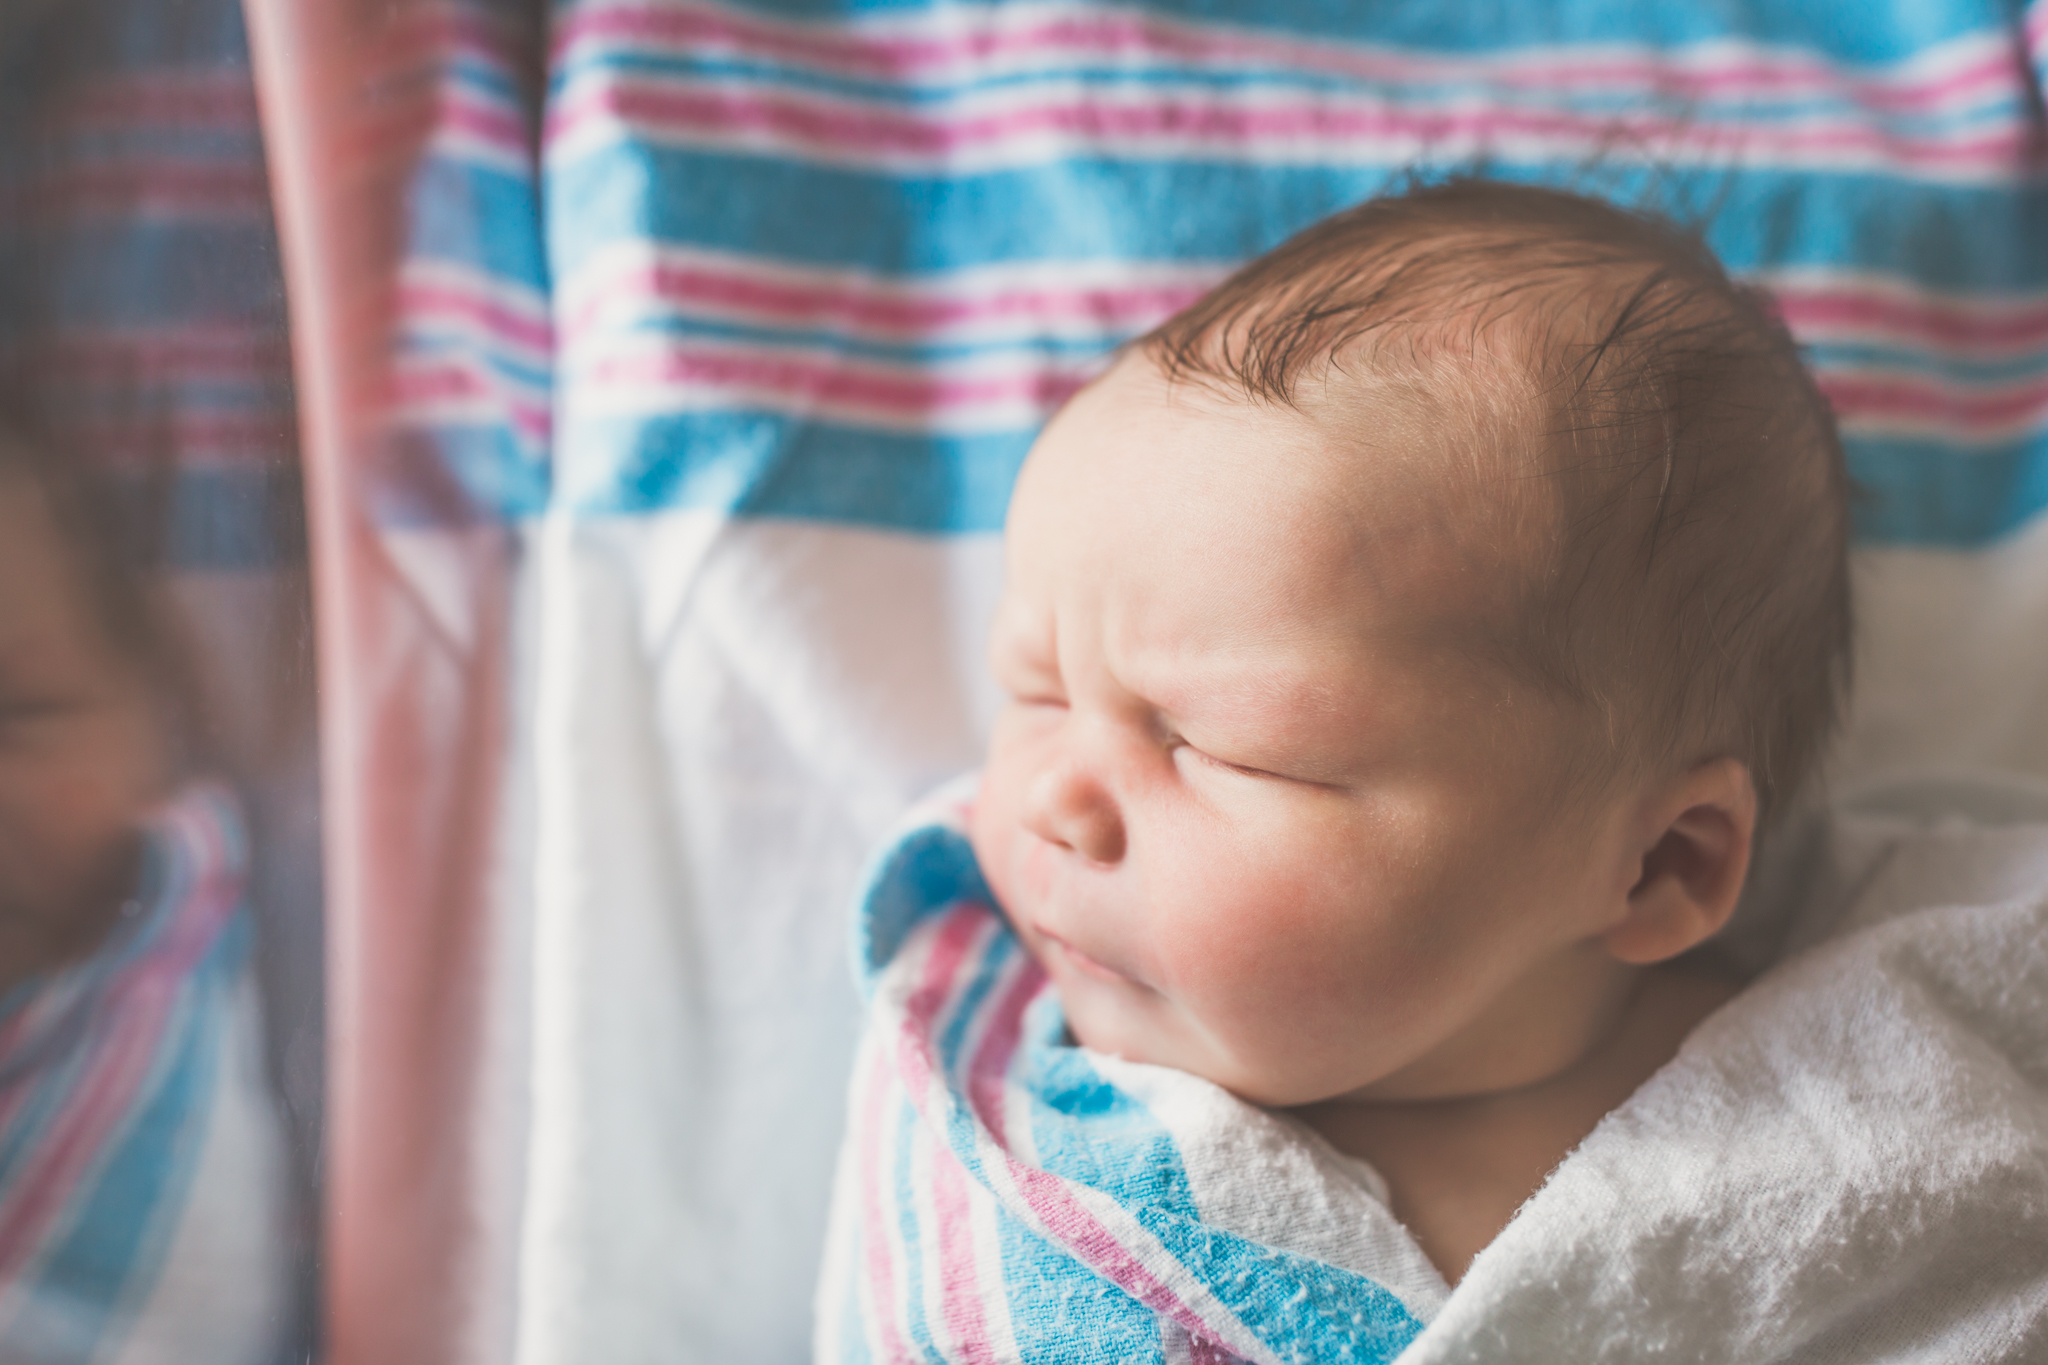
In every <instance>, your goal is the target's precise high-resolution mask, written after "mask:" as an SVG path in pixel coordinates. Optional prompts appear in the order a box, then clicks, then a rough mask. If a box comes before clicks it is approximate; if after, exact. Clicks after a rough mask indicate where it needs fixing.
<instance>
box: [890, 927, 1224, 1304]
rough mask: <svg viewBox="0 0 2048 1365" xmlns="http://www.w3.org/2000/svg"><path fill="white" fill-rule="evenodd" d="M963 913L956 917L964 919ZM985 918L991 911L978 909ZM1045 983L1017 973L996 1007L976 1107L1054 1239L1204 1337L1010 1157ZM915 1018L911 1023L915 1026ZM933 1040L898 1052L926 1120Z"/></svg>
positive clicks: (1155, 1284)
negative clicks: (1006, 1089) (1022, 1072)
mask: <svg viewBox="0 0 2048 1365" xmlns="http://www.w3.org/2000/svg"><path fill="white" fill-rule="evenodd" d="M961 913H963V912H956V914H961ZM980 913H982V914H984V915H985V914H986V913H987V912H986V911H983V912H980ZM1044 984H1045V976H1044V973H1043V972H1042V971H1041V970H1039V969H1038V968H1037V966H1036V964H1032V966H1031V967H1029V968H1027V969H1026V970H1025V971H1023V972H1021V973H1019V975H1018V977H1017V979H1016V980H1015V981H1014V982H1012V984H1011V986H1010V988H1009V989H1008V990H1007V991H1005V992H1004V993H1003V996H1002V997H1001V999H1000V1000H999V1001H998V1002H997V1003H996V1005H995V1013H994V1016H993V1019H992V1022H991V1024H990V1027H989V1030H988V1033H987V1035H986V1036H985V1037H984V1040H983V1043H982V1046H981V1049H980V1051H979V1054H978V1055H977V1057H976V1059H975V1062H974V1065H973V1067H972V1069H971V1071H970V1075H969V1093H970V1096H971V1097H972V1099H973V1104H974V1108H975V1110H976V1112H977V1114H978V1116H979V1117H980V1119H981V1122H982V1126H983V1127H984V1128H986V1129H987V1130H988V1131H989V1133H990V1135H991V1136H992V1137H993V1138H994V1139H995V1142H996V1144H997V1145H998V1147H999V1149H1000V1150H1001V1151H1002V1153H1003V1162H1004V1166H1005V1169H1006V1170H1007V1172H1008V1174H1009V1177H1010V1180H1011V1183H1012V1184H1013V1185H1014V1186H1015V1187H1016V1189H1017V1191H1018V1193H1019V1194H1020V1195H1021V1196H1022V1198H1023V1200H1024V1202H1025V1204H1026V1206H1027V1207H1029V1208H1030V1209H1031V1211H1032V1213H1033V1214H1034V1215H1036V1216H1037V1218H1038V1220H1039V1221H1040V1222H1041V1223H1042V1224H1044V1225H1045V1227H1046V1228H1047V1230H1048V1231H1050V1232H1051V1233H1052V1234H1053V1236H1054V1237H1055V1238H1057V1239H1058V1241H1059V1242H1060V1243H1061V1244H1062V1245H1063V1246H1066V1247H1068V1248H1069V1249H1071V1250H1072V1251H1073V1252H1074V1254H1075V1255H1076V1256H1078V1257H1079V1258H1080V1259H1081V1260H1082V1261H1084V1262H1085V1263H1086V1264H1087V1265H1088V1266H1089V1267H1090V1268H1092V1269H1094V1270H1095V1271H1096V1272H1098V1273H1099V1274H1101V1275H1103V1276H1105V1277H1107V1278H1108V1279H1109V1280H1110V1281H1111V1282H1113V1283H1114V1284H1116V1285H1117V1287H1118V1288H1120V1289H1122V1290H1123V1291H1124V1292H1125V1293H1127V1294H1129V1295H1131V1297H1133V1298H1135V1299H1137V1300H1138V1301H1139V1302H1140V1303H1142V1304H1144V1305H1145V1306H1146V1307H1148V1308H1150V1309H1151V1310H1152V1311H1153V1312H1155V1313H1164V1314H1166V1315H1167V1316H1169V1317H1171V1318H1173V1319H1174V1320H1175V1321H1177V1322H1179V1323H1181V1324H1182V1325H1183V1326H1184V1327H1186V1328H1187V1329H1188V1330H1189V1332H1190V1333H1191V1334H1193V1335H1195V1336H1198V1337H1206V1336H1207V1335H1208V1334H1209V1331H1210V1328H1209V1325H1208V1323H1207V1322H1206V1321H1205V1320H1204V1319H1203V1318H1202V1316H1201V1314H1200V1313H1198V1312H1197V1311H1195V1310H1194V1309H1193V1308H1191V1307H1189V1306H1188V1305H1187V1304H1185V1303H1184V1302H1182V1300H1181V1299H1180V1297H1179V1296H1178V1295H1176V1294H1175V1293H1174V1292H1173V1291H1172V1290H1171V1289H1169V1288H1168V1287H1167V1286H1166V1285H1165V1284H1164V1283H1163V1282H1161V1281H1160V1280H1159V1279H1158V1278H1157V1277H1156V1276H1154V1275H1153V1274H1152V1272H1151V1270H1150V1269H1149V1268H1148V1267H1147V1266H1146V1265H1145V1264H1144V1262H1143V1261H1142V1260H1141V1259H1140V1258H1139V1257H1138V1256H1136V1255H1135V1254H1134V1253H1132V1252H1131V1251H1130V1250H1129V1249H1128V1248H1126V1247H1125V1246H1124V1245H1123V1244H1122V1243H1121V1242H1119V1241H1118V1240H1117V1238H1116V1236H1115V1234H1113V1233H1111V1232H1110V1231H1109V1230H1108V1229H1107V1228H1105V1227H1103V1226H1102V1224H1101V1223H1100V1222H1098V1221H1097V1220H1096V1219H1095V1218H1094V1217H1093V1216H1092V1215H1091V1214H1089V1213H1088V1212H1087V1210H1086V1209H1084V1208H1083V1207H1082V1206H1081V1205H1080V1204H1079V1203H1077V1202H1076V1201H1075V1200H1074V1199H1073V1197H1072V1196H1071V1195H1070V1194H1068V1192H1067V1189H1066V1183H1065V1182H1064V1181H1063V1180H1061V1179H1060V1177H1058V1176H1056V1175H1053V1174H1051V1173H1050V1172H1047V1171H1041V1170H1038V1169H1037V1168H1035V1167H1032V1166H1027V1165H1025V1164H1024V1163H1022V1162H1020V1161H1018V1160H1016V1159H1015V1158H1014V1157H1011V1156H1009V1154H1008V1152H1009V1148H1008V1144H1007V1141H1006V1140H1005V1137H1004V1132H1003V1122H1002V1117H1001V1115H1002V1089H1003V1086H1004V1084H1005V1082H1006V1079H1007V1073H1008V1069H1009V1062H1010V1059H1011V1058H1012V1057H1013V1056H1014V1055H1015V1052H1016V1049H1017V1045H1018V1041H1019V1038H1020V1036H1021V1024H1022V1020H1023V1014H1024V1010H1025V1008H1026V1007H1027V1006H1028V1005H1029V1003H1030V1001H1031V1000H1032V999H1034V998H1035V997H1036V995H1037V994H1038V991H1039V990H1040V989H1042V988H1043V986H1044ZM916 1022H917V1021H916V1020H915V1019H914V1018H913V1019H911V1020H909V1021H907V1024H915V1023H916ZM930 1046H931V1043H930V1039H929V1038H928V1037H927V1036H926V1035H925V1034H923V1033H922V1032H921V1031H919V1030H918V1029H917V1028H914V1027H909V1026H906V1028H905V1030H904V1032H903V1034H902V1035H901V1036H900V1038H899V1044H898V1048H897V1061H898V1067H899V1070H900V1072H901V1074H902V1077H903V1084H904V1086H905V1088H906V1089H907V1090H908V1092H909V1095H910V1098H911V1101H912V1103H913V1104H916V1105H917V1106H918V1108H919V1112H920V1113H921V1114H922V1115H923V1117H924V1120H925V1122H927V1123H930V1122H933V1121H934V1119H933V1116H932V1115H930V1114H929V1113H926V1112H925V1111H924V1102H925V1101H924V1097H925V1096H926V1095H927V1094H928V1093H929V1086H930V1085H931V1081H932V1067H931V1063H930V1058H929V1055H928V1052H927V1049H928V1048H929V1047H930Z"/></svg>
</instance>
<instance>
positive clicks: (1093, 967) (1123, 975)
mask: <svg viewBox="0 0 2048 1365" xmlns="http://www.w3.org/2000/svg"><path fill="white" fill-rule="evenodd" d="M1038 932H1039V933H1040V935H1042V936H1043V937H1044V939H1045V941H1046V942H1047V943H1050V944H1051V945H1052V946H1053V951H1055V952H1057V953H1059V954H1060V955H1061V956H1063V957H1065V958H1066V960H1067V961H1068V962H1071V963H1072V964H1073V965H1074V968H1075V970H1077V971H1079V972H1080V973H1081V974H1082V975H1084V976H1090V977H1094V978H1095V979H1096V980H1098V981H1104V982H1108V983H1109V984H1111V985H1117V986H1142V985H1144V983H1143V982H1142V981H1139V980H1138V979H1137V978H1136V977H1134V976H1132V975H1130V974H1129V973H1128V972H1121V971H1118V970H1117V969H1116V968H1114V967H1112V966H1109V965H1108V964H1107V963H1103V962H1098V961H1096V960H1095V959H1094V958H1092V957H1090V956H1088V954H1086V953H1084V952H1082V951H1081V950H1080V949H1079V948H1076V947H1075V946H1074V945H1073V944H1071V943H1069V942H1067V941H1066V940H1065V939H1063V938H1061V937H1060V936H1059V935H1057V934H1049V933H1046V931H1045V930H1044V929H1043V928H1041V929H1039V931H1038Z"/></svg>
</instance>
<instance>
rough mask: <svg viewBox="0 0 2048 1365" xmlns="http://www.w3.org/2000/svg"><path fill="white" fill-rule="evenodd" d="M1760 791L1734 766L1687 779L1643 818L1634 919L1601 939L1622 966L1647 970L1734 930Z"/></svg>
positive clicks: (1715, 765) (1719, 762)
mask: <svg viewBox="0 0 2048 1365" xmlns="http://www.w3.org/2000/svg"><path fill="white" fill-rule="evenodd" d="M1756 804H1757V803H1756V786H1755V784H1754V783H1752V782H1751V781H1750V780H1749V769H1748V768H1747V767H1745V766H1744V765H1743V764H1741V763H1739V762H1737V761H1736V760H1735V759H1732V758H1716V759H1710V760H1708V761H1707V762H1705V763H1702V764H1700V765H1699V766H1698V767H1696V768H1693V769H1692V770H1690V771H1689V772H1687V773H1685V774H1684V775H1683V776H1681V777H1680V778H1679V779H1678V780H1677V781H1676V782H1674V783H1672V784H1671V785H1670V786H1669V787H1667V788H1665V790H1664V791H1663V792H1662V793H1661V794H1660V795H1658V796H1656V797H1654V798H1653V799H1652V803H1651V804H1650V805H1649V806H1648V807H1647V808H1646V810H1645V820H1644V825H1643V829H1644V835H1643V838H1642V844H1641V847H1642V851H1643V853H1642V856H1643V862H1642V875H1641V876H1640V877H1639V878H1638V879H1637V881H1636V884H1635V885H1634V886H1632V887H1630V888H1629V892H1628V912H1627V914H1626V915H1625V916H1624V917H1623V919H1622V921H1621V923H1619V924H1617V925H1615V926H1614V927H1613V928H1611V929H1609V930H1608V931H1607V932H1606V933H1605V934H1603V935H1602V936H1601V941H1602V942H1603V943H1604V944H1605V945H1606V948H1607V951H1608V952H1610V953H1612V954H1613V955H1614V956H1615V957H1617V958H1619V959H1620V960H1621V961H1623V962H1627V963H1631V964H1634V965H1636V966H1647V965H1649V964H1650V963H1652V962H1662V961H1664V960H1665V959H1666V958H1671V957H1676V956H1678V955H1679V954H1680V953H1682V952H1684V951H1685V950H1686V949H1688V948H1690V947H1692V946H1693V945H1694V944H1697V943H1701V942H1704V941H1705V940H1706V939H1708V938H1710V937H1712V936H1713V934H1714V933H1715V931H1717V930H1718V929H1720V927H1721V926H1722V925H1724V924H1726V923H1727V922H1728V917H1729V916H1730V915H1731V914H1733V913H1734V912H1735V902H1736V899H1737V898H1738V897H1740V896H1741V894H1742V880H1743V878H1744V877H1745V876H1746V875H1748V872H1749V854H1750V849H1751V846H1752V844H1753V842H1754V841H1755V838H1756Z"/></svg>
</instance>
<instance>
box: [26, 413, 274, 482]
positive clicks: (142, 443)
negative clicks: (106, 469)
mask: <svg viewBox="0 0 2048 1365" xmlns="http://www.w3.org/2000/svg"><path fill="white" fill-rule="evenodd" d="M61 429H62V431H63V433H64V437H65V439H66V440H67V441H68V442H72V443H75V444H76V445H77V446H78V447H79V448H80V451H81V453H82V454H84V455H86V456H88V457H90V458H92V459H94V460H98V461H102V462H104V463H106V464H107V465H109V466H112V467H115V468H118V467H120V466H123V465H126V464H143V465H148V466H150V467H155V466H156V464H157V462H158V461H161V460H162V459H163V457H164V456H165V454H166V453H167V452H168V453H172V454H175V456H176V462H177V465H178V467H179V468H180V469H196V468H206V467H220V466H230V465H239V464H246V463H252V462H253V463H257V464H269V463H271V462H272V461H274V460H276V458H277V455H278V452H279V451H280V450H284V449H288V448H289V447H290V446H291V444H292V442H293V441H294V440H295V439H296V436H295V433H294V432H293V431H292V429H291V423H290V421H289V414H288V413H287V412H285V411H284V410H282V409H280V410H279V411H275V412H268V413H265V412H255V413H247V414H229V415H216V414H211V413H182V412H172V413H160V414H155V415H152V416H150V417H147V418H141V419H137V420H135V421H122V420H105V419H91V418H72V419H67V420H66V421H65V422H64V423H63V425H62V428H61Z"/></svg>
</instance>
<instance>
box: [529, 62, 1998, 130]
mask: <svg viewBox="0 0 2048 1365" xmlns="http://www.w3.org/2000/svg"><path fill="white" fill-rule="evenodd" d="M1373 55H1374V56H1375V57H1376V58H1379V59H1386V60H1401V59H1407V60H1412V61H1417V62H1425V61H1429V60H1431V59H1433V58H1435V57H1438V56H1439V55H1440V54H1437V53H1431V52H1419V51H1394V50H1391V49H1386V48H1379V49H1377V50H1376V51H1374V53H1373ZM1487 55H1489V56H1491V57H1500V56H1504V55H1508V54H1502V53H1489V54H1487ZM1667 55H1668V56H1670V57H1672V58H1674V59H1675V58H1677V57H1679V56H1683V55H1687V54H1667ZM1149 61H1150V62H1151V63H1153V64H1149V65H1146V66H1143V67H1138V68H1131V67H1126V66H1120V65H1118V64H1116V63H1115V61H1114V60H1113V59H1103V60H1101V61H1099V62H1092V63H1091V62H1087V61H1075V62H1068V63H1065V64H1059V63H1049V64H1047V65H1044V66H1032V67H1030V68H1028V69H1025V70H1013V71H993V72H989V73H987V74H971V75H964V76H960V75H955V76H949V77H946V78H933V79H928V80H918V79H916V78H914V77H906V78H904V79H902V80H890V79H886V78H873V77H862V76H853V75H842V74H838V73H835V72H832V71H828V70H822V69H818V68H813V67H805V66H792V65H787V64H785V63H782V62H780V61H778V60H776V59H775V58H772V57H767V56H763V57H759V58H753V57H732V56H729V55H726V54H723V53H720V52H716V51H704V52H686V53H682V54H676V53H669V52H646V51H635V50H632V49H629V48H625V49H622V48H605V49H601V50H596V51H592V50H589V49H579V50H578V51H576V52H575V53H573V54H572V56H571V59H570V60H569V61H568V62H566V63H564V64H563V65H562V66H561V67H559V68H557V70H556V72H555V74H554V77H553V80H552V87H553V92H554V96H555V98H557V99H561V98H564V97H566V96H567V95H569V94H570V93H572V91H577V90H581V89H582V88H584V87H586V86H595V85H598V84H601V83H603V82H605V81H607V80H610V79H612V78H615V77H626V78H630V79H633V80H636V81H645V82H652V83H655V84H658V85H666V86H667V87H668V88H669V89H671V90H674V91H676V92H683V91H687V90H689V89H691V88H693V87H695V88H698V89H705V88H710V87H712V86H714V85H721V86H722V85H726V84H729V83H733V82H747V83H751V84H755V85H757V86H759V87H762V88H763V93H774V92H775V91H777V90H788V91H796V92H803V93H808V94H818V95H829V96H833V97H835V98H840V99H850V100H864V101H871V102H874V103H877V104H880V105H883V106H885V107H887V108H889V109H891V110H894V111H900V112H917V113H922V114H924V115H925V116H927V117H937V116H940V115H943V114H944V113H945V112H946V110H945V106H946V105H947V104H949V103H952V102H954V101H959V100H964V99H966V98H969V97H972V96H978V95H987V94H996V93H1002V92H1009V91H1019V90H1028V89H1030V88H1032V87H1036V86H1044V87H1046V88H1047V90H1048V92H1052V91H1056V90H1058V91H1060V92H1061V93H1062V94H1063V93H1064V91H1063V90H1062V89H1061V88H1062V87H1066V86H1070V85H1073V84H1083V85H1093V86H1095V87H1097V88H1098V90H1099V91H1100V92H1101V93H1104V94H1119V95H1120V94H1123V93H1125V92H1128V91H1131V90H1134V89H1135V90H1146V89H1148V88H1151V87H1173V88H1174V89H1175V90H1188V89H1194V90H1201V91H1206V92H1213V93H1226V92H1227V93H1242V92H1246V91H1253V90H1256V91H1259V92H1264V93H1271V92H1275V91H1286V92H1293V93H1297V94H1301V95H1318V96H1326V97H1335V98H1344V97H1360V96H1369V97H1375V98H1379V99H1386V100H1391V101H1393V102H1395V103H1398V104H1413V105H1422V106H1428V105H1430V104H1434V103H1436V102H1439V101H1447V100H1454V99H1469V98H1470V97H1473V96H1478V97H1481V98H1483V99H1484V100H1485V101H1486V102H1487V104H1488V105H1490V106H1491V107H1493V108H1496V109H1525V110H1531V111H1555V110H1560V109H1568V110H1571V111H1574V112H1577V113H1613V114H1628V115H1630V116H1633V117H1641V116H1643V115H1646V114H1661V115H1663V116H1665V117H1673V118H1677V117H1686V118H1690V119H1692V120H1695V121H1702V122H1710V121H1715V120H1723V119H1735V120H1740V121H1742V122H1743V123H1745V124H1749V125H1767V124H1770V123H1778V122H1789V121H1792V120H1794V119H1814V118H1821V117H1836V118H1847V119H1854V120H1856V121H1857V122H1861V123H1875V124H1877V125H1879V126H1882V127H1884V128H1886V129H1889V130H1891V131H1892V132H1894V133H1898V134H1903V135H1908V136H1936V135H1943V134H1947V135H1954V134H1957V133H1961V132H1965V131H1969V130H1973V129H1980V128H1983V127H1985V126H1986V125H1991V124H1997V123H2001V122H2002V123H2007V124H2010V123H2012V122H2014V121H2016V120H2023V119H2025V118H2026V117H2027V116H2028V114H2029V113H2030V112H2031V111H2030V110H2029V108H2028V106H2027V104H2026V99H2025V96H2024V94H2023V93H2022V92H2021V91H2020V90H2018V89H2016V88H2014V87H2012V86H2010V85H1998V84H1991V83H1986V84H1984V85H1982V86H1981V87H1980V88H1979V89H1978V91H1977V93H1976V95H1975V97H1974V99H1973V100H1972V101H1971V102H1969V103H1949V102H1947V101H1944V102H1943V104H1942V105H1941V106H1940V107H1939V108H1938V109H1937V110H1935V111H1932V112H1925V111H1916V110H1914V109H1911V108H1901V109H1894V110H1884V111H1877V110H1873V109H1872V108H1871V107H1870V106H1868V105H1867V104H1864V103H1860V102H1858V101H1857V100H1856V99H1855V98H1853V97H1852V96H1851V95H1849V94H1847V93H1835V92H1832V91H1828V90H1820V91H1816V92H1813V93H1807V94H1802V95H1798V96H1785V95H1774V94H1767V93H1760V92H1759V91H1757V90H1744V91H1743V92H1742V93H1739V94H1732V95H1716V94H1714V93H1712V92H1707V93H1703V94H1701V95H1699V96H1698V97H1697V98H1689V99H1686V100H1684V101H1682V102H1681V101H1679V100H1677V99H1675V98H1671V97H1664V96H1659V95H1658V94H1657V93H1656V91H1655V90H1654V88H1646V86H1617V85H1602V86H1591V87H1588V88H1586V89H1573V88H1570V87H1568V86H1561V85H1558V86H1530V87H1523V88H1506V87H1503V86H1501V85H1498V84H1496V83H1494V82H1493V81H1492V80H1490V79H1489V78H1488V77H1487V76H1486V75H1483V74H1480V75H1471V76H1459V77H1457V78H1455V79H1442V78H1436V77H1428V76H1424V75H1422V74H1418V75H1416V76H1415V77H1413V78H1403V77H1401V76H1399V75H1391V76H1384V75H1375V76H1374V77H1372V78H1370V79H1368V78H1366V77H1363V76H1354V75H1348V74H1344V73H1338V72H1330V71H1319V70H1309V69H1305V68H1296V67H1285V66H1277V65H1274V64H1272V63H1270V62H1268V63H1264V64H1252V65H1245V66H1202V65H1187V66H1182V65H1178V64H1177V63H1176V62H1175V61H1174V60H1173V58H1172V56H1171V54H1169V53H1165V52H1160V53H1156V54H1151V55H1150V57H1149ZM1673 66H1674V71H1673V75H1674V77H1682V74H1683V73H1682V72H1680V71H1678V70H1677V69H1676V62H1675V60H1674V62H1673Z"/></svg>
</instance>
